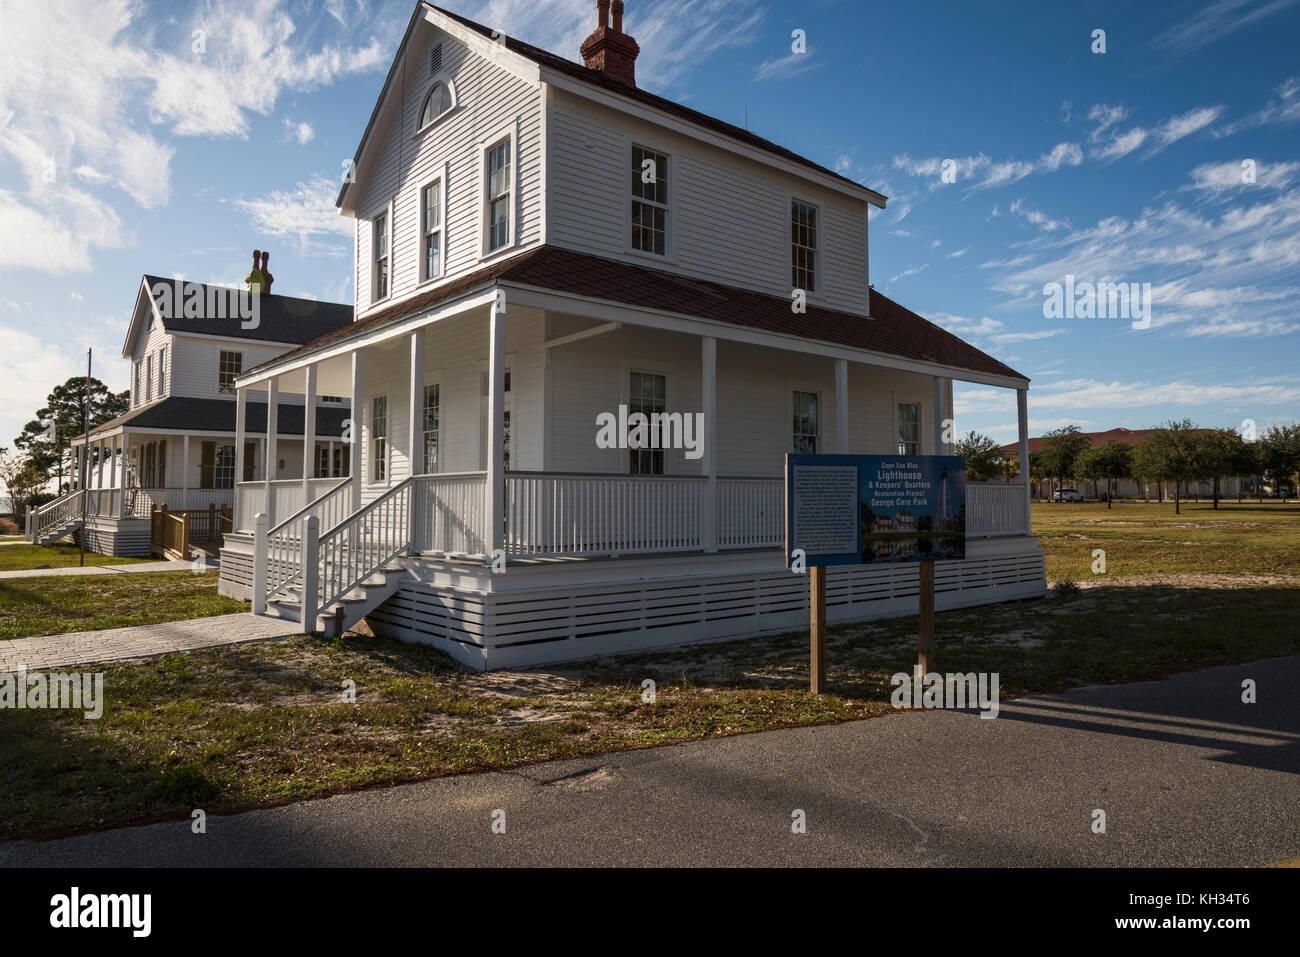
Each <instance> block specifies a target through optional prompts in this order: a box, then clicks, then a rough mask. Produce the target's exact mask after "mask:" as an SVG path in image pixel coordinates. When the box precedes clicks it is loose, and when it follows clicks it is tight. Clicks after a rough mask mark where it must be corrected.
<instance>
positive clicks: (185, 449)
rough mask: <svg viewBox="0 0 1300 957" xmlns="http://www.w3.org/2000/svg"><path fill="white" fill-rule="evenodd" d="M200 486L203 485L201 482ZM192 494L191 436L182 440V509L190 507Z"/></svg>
mask: <svg viewBox="0 0 1300 957" xmlns="http://www.w3.org/2000/svg"><path fill="white" fill-rule="evenodd" d="M199 484H200V485H202V484H203V483H202V482H200V483H199ZM189 494H190V434H189V433H188V432H186V433H185V438H183V439H182V440H181V508H188V507H189V504H190V503H189Z"/></svg>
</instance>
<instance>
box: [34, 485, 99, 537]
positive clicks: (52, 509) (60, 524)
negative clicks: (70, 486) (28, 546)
mask: <svg viewBox="0 0 1300 957" xmlns="http://www.w3.org/2000/svg"><path fill="white" fill-rule="evenodd" d="M85 494H86V493H85V491H84V490H82V489H78V490H77V491H75V492H68V493H66V494H64V495H61V496H59V497H58V498H56V499H55V500H54V501H53V502H46V503H45V504H44V505H41V506H39V507H37V508H33V509H31V510H29V512H28V521H29V522H30V523H31V524H30V528H29V531H28V538H29V539H30V540H31V541H33V542H39V541H40V540H41V539H42V538H44V537H45V536H46V535H49V534H52V533H53V532H56V531H58V530H59V529H61V528H66V527H68V526H69V525H71V524H72V523H73V522H78V521H80V520H81V513H82V499H83V498H84V497H85Z"/></svg>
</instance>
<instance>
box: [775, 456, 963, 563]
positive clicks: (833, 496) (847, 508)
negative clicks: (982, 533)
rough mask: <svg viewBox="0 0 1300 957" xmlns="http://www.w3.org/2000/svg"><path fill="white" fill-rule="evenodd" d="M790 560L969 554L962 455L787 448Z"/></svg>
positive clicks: (896, 558) (919, 558)
mask: <svg viewBox="0 0 1300 957" xmlns="http://www.w3.org/2000/svg"><path fill="white" fill-rule="evenodd" d="M785 463H786V464H785V492H786V512H785V545H786V548H785V551H786V564H787V565H793V564H795V562H796V561H798V560H801V561H802V562H803V564H804V566H805V567H820V566H824V565H862V564H871V563H873V562H907V561H920V562H927V561H935V560H945V561H946V560H955V559H962V558H965V557H966V459H965V458H964V457H962V456H960V455H787V456H786V459H785Z"/></svg>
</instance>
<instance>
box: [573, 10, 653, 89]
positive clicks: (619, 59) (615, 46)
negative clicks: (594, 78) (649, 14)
mask: <svg viewBox="0 0 1300 957" xmlns="http://www.w3.org/2000/svg"><path fill="white" fill-rule="evenodd" d="M610 7H613V10H614V25H613V26H612V27H611V26H610V25H609V13H610ZM596 16H597V18H598V20H599V24H598V25H597V27H596V31H595V32H594V33H593V34H592V35H591V36H589V37H587V39H586V40H585V41H584V42H583V44H582V60H583V62H584V63H585V64H586V65H587V69H588V70H599V71H600V72H601V73H604V74H605V75H606V76H608V77H613V78H614V79H615V80H619V81H621V82H623V83H626V84H627V85H628V86H636V57H637V54H638V53H640V52H641V48H640V47H639V46H637V43H636V41H635V40H633V39H632V38H631V37H630V36H628V35H627V34H626V33H624V32H623V0H613V3H611V2H610V0H596Z"/></svg>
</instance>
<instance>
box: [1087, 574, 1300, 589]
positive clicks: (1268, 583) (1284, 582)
mask: <svg viewBox="0 0 1300 957" xmlns="http://www.w3.org/2000/svg"><path fill="white" fill-rule="evenodd" d="M1075 584H1077V585H1078V586H1079V587H1080V588H1105V587H1106V586H1107V585H1124V586H1128V587H1132V586H1134V585H1139V586H1140V585H1151V586H1164V587H1167V588H1300V576H1296V575H1268V574H1263V575H1215V574H1186V575H1133V576H1129V577H1123V576H1120V575H1096V576H1093V577H1092V578H1087V579H1079V580H1078V581H1077V582H1075Z"/></svg>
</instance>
